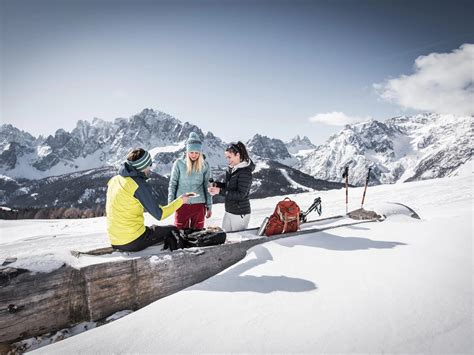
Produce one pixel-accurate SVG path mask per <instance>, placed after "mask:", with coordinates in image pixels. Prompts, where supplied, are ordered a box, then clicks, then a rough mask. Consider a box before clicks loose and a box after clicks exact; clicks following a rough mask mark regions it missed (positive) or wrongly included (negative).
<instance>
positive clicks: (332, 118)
mask: <svg viewBox="0 0 474 355" xmlns="http://www.w3.org/2000/svg"><path fill="white" fill-rule="evenodd" d="M369 119H370V117H365V118H363V117H355V116H347V115H346V114H345V113H344V112H336V111H334V112H327V113H318V114H317V115H315V116H313V117H310V118H309V121H310V122H313V123H321V124H325V125H330V126H344V125H346V124H352V123H357V122H360V121H367V120H369Z"/></svg>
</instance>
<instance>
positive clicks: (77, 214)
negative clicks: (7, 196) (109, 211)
mask: <svg viewBox="0 0 474 355" xmlns="http://www.w3.org/2000/svg"><path fill="white" fill-rule="evenodd" d="M101 216H105V207H104V206H100V205H97V206H96V207H95V208H87V209H79V208H76V207H58V208H18V209H12V210H4V209H0V219H73V218H93V217H101Z"/></svg>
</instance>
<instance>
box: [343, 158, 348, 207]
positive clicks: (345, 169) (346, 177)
mask: <svg viewBox="0 0 474 355" xmlns="http://www.w3.org/2000/svg"><path fill="white" fill-rule="evenodd" d="M342 177H343V178H345V179H346V214H348V213H349V210H348V204H349V191H348V190H349V166H346V167H345V168H344V173H343V174H342Z"/></svg>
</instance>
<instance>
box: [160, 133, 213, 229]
mask: <svg viewBox="0 0 474 355" xmlns="http://www.w3.org/2000/svg"><path fill="white" fill-rule="evenodd" d="M210 174H211V169H210V168H209V164H208V163H207V162H206V160H205V157H204V154H203V153H202V141H201V139H200V138H199V136H198V135H197V133H195V132H191V133H190V134H189V137H188V140H187V141H186V154H185V156H184V157H183V158H181V159H178V160H176V161H175V163H174V165H173V169H172V171H171V176H170V183H169V187H168V201H174V200H175V199H176V197H177V196H180V195H182V194H186V193H191V194H188V196H189V197H190V198H189V201H188V203H186V204H183V206H181V207H180V208H179V209H178V210H177V211H176V214H175V225H176V227H178V228H179V229H187V228H192V229H203V228H204V220H205V218H206V217H207V218H210V217H211V215H212V197H211V195H210V194H209V192H208V191H207V183H208V181H209V178H210ZM193 194H194V196H192V195H193Z"/></svg>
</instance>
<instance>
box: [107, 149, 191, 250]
mask: <svg viewBox="0 0 474 355" xmlns="http://www.w3.org/2000/svg"><path fill="white" fill-rule="evenodd" d="M151 164H152V161H151V156H150V153H149V152H147V151H146V150H144V149H142V148H137V149H133V150H132V151H131V152H130V153H129V154H128V156H127V161H126V162H124V163H123V165H122V166H121V167H120V169H119V173H118V175H116V176H114V177H113V178H111V179H110V180H109V182H108V183H107V185H108V187H107V202H106V207H105V210H106V214H107V232H108V235H109V238H110V243H111V245H112V247H114V248H115V249H119V250H122V251H140V250H143V249H145V248H147V247H149V246H151V245H155V244H159V243H164V244H165V247H169V248H170V249H171V250H174V249H177V248H178V247H180V245H181V242H182V240H181V236H180V234H179V231H178V229H177V228H176V227H175V226H171V225H170V226H157V225H152V226H150V227H146V226H145V224H144V216H143V213H144V211H145V210H146V211H147V212H148V213H150V214H151V215H152V216H153V217H155V218H156V219H157V220H159V221H161V220H163V219H165V218H167V217H168V216H170V215H171V214H172V213H174V212H175V211H176V210H177V209H178V208H180V207H181V206H182V205H183V204H185V203H188V200H189V197H188V196H187V194H183V195H181V196H179V197H178V198H176V199H175V200H174V201H171V202H170V203H169V204H168V205H166V206H161V205H160V204H159V203H158V198H157V196H156V194H155V192H154V191H153V189H152V187H151V186H150V185H149V184H148V183H147V182H146V180H147V179H148V176H149V174H150V171H151V170H150V166H151Z"/></svg>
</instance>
